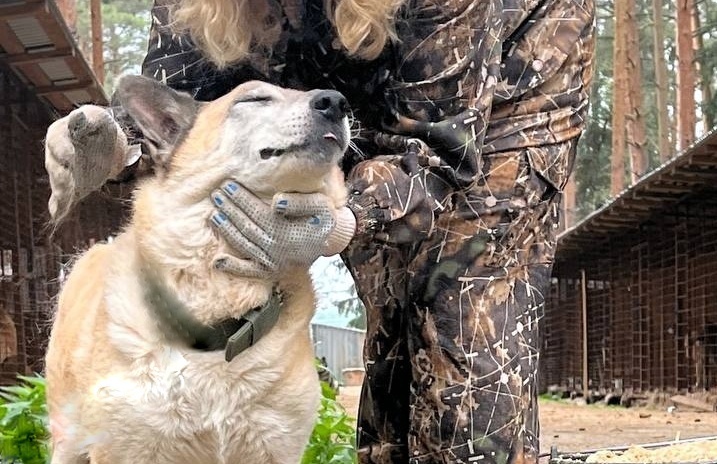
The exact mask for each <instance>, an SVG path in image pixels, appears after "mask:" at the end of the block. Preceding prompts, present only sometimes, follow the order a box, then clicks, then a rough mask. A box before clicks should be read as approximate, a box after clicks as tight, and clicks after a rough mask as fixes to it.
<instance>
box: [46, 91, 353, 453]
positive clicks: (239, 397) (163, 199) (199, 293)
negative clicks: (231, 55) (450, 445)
mask: <svg viewBox="0 0 717 464" xmlns="http://www.w3.org/2000/svg"><path fill="white" fill-rule="evenodd" d="M117 94H118V95H119V98H120V102H121V104H122V106H123V107H124V108H125V109H126V110H127V111H128V112H129V113H130V115H131V116H132V117H133V118H134V119H135V120H136V121H137V123H138V124H139V126H140V128H141V129H142V131H143V133H144V134H145V136H146V137H147V138H149V139H151V140H153V141H154V142H155V143H156V144H157V146H158V147H159V151H161V152H163V153H164V159H166V168H165V170H164V172H163V173H162V174H161V175H159V176H156V177H154V178H151V179H148V180H146V181H144V183H143V184H142V185H141V186H140V187H139V188H138V190H137V192H136V194H135V200H134V214H133V217H132V220H131V222H130V224H129V226H128V227H127V228H126V230H125V231H124V232H123V233H122V234H121V235H120V236H118V237H117V238H116V239H115V240H114V241H112V243H109V244H102V245H95V246H94V247H92V248H91V249H90V250H89V251H87V252H86V253H85V254H84V255H83V256H82V257H81V258H80V259H79V261H78V262H77V263H76V264H75V266H74V269H73V270H72V272H71V274H70V277H69V280H68V281H67V283H66V284H65V286H64V288H63V290H62V292H61V294H60V298H59V307H58V312H57V316H56V319H55V322H54V326H53V329H52V335H51V339H50V346H49V350H48V353H47V381H48V405H49V410H50V423H51V430H52V436H53V457H52V463H53V464H67V463H81V462H87V458H88V456H89V459H90V461H91V462H92V463H93V464H122V463H134V464H142V463H152V464H165V463H183V464H204V463H206V464H210V463H248V464H270V463H276V464H289V463H296V462H298V461H299V459H300V456H301V454H302V451H303V449H304V446H305V445H306V443H307V441H308V437H309V435H310V433H311V430H312V426H313V422H314V419H315V415H316V410H317V405H318V401H319V386H318V380H317V374H316V370H315V368H314V364H313V349H312V346H311V342H310V338H309V322H310V319H311V317H312V315H313V312H314V295H313V289H312V283H311V280H310V277H309V274H308V269H299V270H292V272H291V273H290V275H289V276H287V277H282V278H280V279H278V280H279V281H278V282H270V281H261V280H256V279H245V278H240V277H236V276H234V275H231V274H229V273H226V272H221V271H219V270H216V269H214V268H213V266H212V261H213V258H214V257H215V256H217V255H218V254H221V253H232V250H230V249H228V247H227V246H226V245H225V244H224V242H223V241H222V240H221V239H220V238H219V237H218V236H217V234H216V233H215V232H214V231H213V230H212V229H211V228H210V227H209V226H208V223H207V221H208V219H209V218H210V216H211V214H212V211H213V210H212V204H211V201H210V200H209V194H210V192H211V191H212V190H213V189H214V188H216V186H217V185H219V184H220V183H221V182H222V180H223V179H226V178H227V177H234V178H236V179H239V180H240V181H241V183H242V184H243V185H245V186H246V187H247V188H248V189H249V190H251V191H252V192H253V193H254V194H255V195H256V196H258V197H259V198H261V199H263V200H264V201H266V202H271V200H272V196H273V195H274V193H276V192H278V191H289V192H291V191H293V192H301V193H310V192H318V193H323V194H326V195H328V196H329V197H331V198H333V199H334V202H335V206H336V207H337V208H338V207H340V206H342V205H343V204H344V202H345V190H344V187H343V177H342V176H340V175H338V174H337V173H338V172H339V171H338V167H337V160H338V159H339V157H340V156H341V155H342V153H343V152H344V151H345V149H346V148H347V145H348V138H349V132H348V122H347V118H346V117H345V113H344V111H343V108H342V109H340V110H339V109H337V108H334V106H335V105H337V104H339V105H345V100H343V97H341V95H340V94H338V93H337V92H333V91H312V92H298V91H293V90H286V89H281V88H278V87H274V86H271V85H268V84H265V83H260V82H249V83H246V84H243V85H241V86H239V87H238V88H236V89H235V90H234V91H233V92H231V93H230V94H228V95H226V96H224V97H222V98H220V99H218V100H216V101H214V102H211V103H207V104H200V103H196V102H194V101H193V100H192V99H191V98H190V97H189V96H188V95H185V94H180V93H177V92H174V91H172V90H170V89H168V88H166V87H165V86H163V85H160V84H159V83H157V82H155V81H153V80H151V79H147V78H140V77H127V78H124V79H123V80H122V81H121V83H120V85H119V87H118V90H117ZM317 102H318V103H317ZM334 110H336V111H334ZM275 287H278V289H279V290H280V291H281V294H282V297H283V302H282V303H281V309H280V312H279V316H278V320H277V321H276V323H275V324H274V325H273V327H272V328H271V329H270V330H269V331H268V333H266V335H265V336H264V337H263V338H261V339H260V340H259V341H258V342H257V343H256V344H255V345H253V346H251V347H250V348H248V349H246V350H244V351H242V352H241V353H240V354H238V355H237V356H236V357H235V358H234V359H232V360H231V361H227V360H226V359H225V351H223V350H221V349H218V350H216V351H211V350H208V349H206V347H204V348H205V349H204V350H202V349H196V348H192V347H191V346H189V345H188V344H186V343H183V342H182V341H181V337H179V338H177V337H174V336H173V335H172V330H171V329H172V325H171V324H167V323H165V322H163V321H164V320H165V319H166V318H165V319H163V318H162V317H158V316H157V314H158V311H159V312H161V311H165V310H167V307H169V306H172V304H173V303H172V302H171V301H170V302H167V301H166V300H167V299H169V300H172V301H174V300H176V301H178V302H179V303H178V304H179V305H180V306H182V307H183V308H185V309H186V310H187V311H188V313H189V315H190V316H191V317H193V318H194V319H195V320H196V321H198V322H200V323H202V324H204V325H206V326H209V325H213V324H217V323H219V322H220V321H224V320H227V319H229V318H240V317H241V316H242V315H244V314H246V313H247V312H249V311H251V310H252V309H253V308H257V307H261V306H262V305H264V304H265V303H267V301H269V299H270V296H271V295H272V288H275ZM158 295H160V296H163V297H166V298H157V296H158ZM158 308H159V309H158ZM165 316H166V314H165ZM172 317H173V315H172V314H171V313H170V314H169V319H171V318H172ZM175 335H176V334H175ZM180 335H181V334H180Z"/></svg>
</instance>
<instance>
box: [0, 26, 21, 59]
mask: <svg viewBox="0 0 717 464" xmlns="http://www.w3.org/2000/svg"><path fill="white" fill-rule="evenodd" d="M0 46H2V48H3V49H4V50H5V51H6V52H8V53H12V54H15V53H25V46H24V45H23V44H22V42H20V39H18V38H17V35H15V33H14V32H13V30H12V29H10V26H8V24H7V23H6V22H5V21H0Z"/></svg>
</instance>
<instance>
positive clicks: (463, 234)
mask: <svg viewBox="0 0 717 464" xmlns="http://www.w3.org/2000/svg"><path fill="white" fill-rule="evenodd" d="M566 3H568V2H566ZM585 5H586V8H588V9H589V8H591V2H586V3H585ZM589 23H590V22H589V21H588V22H587V24H586V23H585V22H583V23H582V26H581V27H582V28H583V29H580V30H577V31H575V34H574V37H572V38H570V39H569V40H566V43H560V44H559V46H558V47H557V48H560V50H561V53H564V54H565V55H567V59H565V60H564V61H563V62H562V63H563V64H562V65H561V66H559V67H556V68H555V69H552V71H551V72H552V74H551V75H548V76H547V77H546V76H542V77H543V81H542V83H541V85H539V86H536V87H533V88H524V89H517V90H516V89H515V88H513V89H512V90H511V91H510V92H507V93H506V95H507V94H508V93H510V95H519V97H518V98H513V97H511V98H506V99H505V100H503V101H500V100H499V99H498V97H495V98H494V104H493V108H492V114H491V118H490V121H489V123H488V130H487V133H486V137H485V140H484V144H483V150H482V155H481V160H480V162H481V168H480V172H479V173H477V174H476V176H475V182H474V183H472V184H471V185H470V186H468V187H460V188H459V187H455V186H451V184H450V183H449V182H448V181H447V180H446V177H445V175H442V174H441V172H440V169H439V168H437V167H428V166H425V167H424V168H423V170H422V174H421V176H422V180H421V182H420V185H423V186H425V189H426V190H427V191H428V192H430V194H431V198H432V201H434V202H435V203H436V204H439V206H437V207H436V209H434V212H433V224H432V229H431V230H432V232H431V233H430V235H428V236H427V237H425V238H423V237H421V236H420V235H419V234H418V233H417V234H416V240H415V241H410V240H404V241H401V242H400V243H388V242H382V241H381V240H377V239H376V238H374V237H357V238H356V239H354V241H353V242H352V244H351V246H350V248H349V249H348V250H346V251H345V252H344V254H343V258H344V260H345V261H346V263H347V265H348V267H349V269H350V271H351V273H352V275H353V276H354V279H355V281H356V284H357V289H358V292H359V296H360V297H361V298H362V300H363V301H364V303H365V305H366V309H367V336H366V344H365V347H364V356H365V364H366V380H365V383H364V388H363V391H362V398H361V405H360V411H359V421H358V427H359V430H358V442H359V461H360V462H361V463H363V464H369V463H371V464H389V463H396V464H402V463H408V464H423V463H426V464H427V463H466V464H467V463H474V462H481V463H483V462H485V463H495V464H503V463H523V462H526V463H536V462H537V459H538V450H539V444H538V432H539V427H538V409H537V408H538V403H537V388H538V386H537V385H538V378H537V376H538V358H539V353H538V350H539V347H540V343H541V340H540V330H539V325H540V324H539V322H540V319H541V317H542V314H543V309H544V301H545V295H546V292H547V290H548V285H549V279H550V271H551V262H552V259H553V256H554V249H555V234H556V228H557V224H558V209H559V203H560V196H561V194H560V191H561V189H562V187H563V186H564V184H565V182H566V180H567V177H568V175H569V173H570V170H571V169H572V164H573V160H574V157H575V150H576V143H577V138H578V136H579V133H580V131H581V130H582V124H583V122H582V116H583V115H584V114H585V111H584V110H585V106H586V99H587V97H586V93H587V90H586V88H587V86H588V83H589V81H590V77H591V69H592V68H591V57H592V46H593V43H592V26H591V24H589ZM546 36H547V35H546ZM564 37H567V34H566V36H564ZM567 42H571V43H569V44H568V43H567ZM553 45H555V44H553ZM534 46H535V44H528V45H526V46H525V47H524V48H531V47H534ZM557 48H556V50H557ZM517 49H518V51H520V50H521V45H520V44H519V45H518V46H517ZM531 49H532V48H531ZM556 53H557V51H556ZM529 55H530V53H527V54H526V56H529ZM526 59H527V58H526ZM514 65H515V64H513V66H514ZM509 67H510V66H509ZM509 84H510V82H509V83H508V84H506V83H501V84H499V85H498V86H497V89H498V90H500V89H507V88H509V87H510V85H509ZM519 84H520V83H519ZM525 85H526V86H527V85H529V84H527V83H526V84H525ZM371 162H372V161H367V162H365V163H368V164H370V163H371ZM400 164H401V163H400V162H399V161H398V160H396V162H394V165H395V166H396V168H395V169H396V170H399V169H401V168H400V167H399V166H400ZM387 177H391V178H393V177H394V176H387ZM422 214H426V213H425V212H424V213H422ZM424 219H425V218H424ZM414 222H415V223H423V224H424V225H425V223H426V221H425V220H423V221H421V220H416V221H414ZM428 222H430V221H428ZM408 223H409V225H410V223H411V221H408ZM403 235H404V236H405V231H404V233H403Z"/></svg>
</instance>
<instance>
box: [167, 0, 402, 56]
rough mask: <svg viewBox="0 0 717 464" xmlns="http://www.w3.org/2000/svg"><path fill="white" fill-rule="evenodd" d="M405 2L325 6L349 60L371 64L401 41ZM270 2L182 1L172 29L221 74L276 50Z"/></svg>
mask: <svg viewBox="0 0 717 464" xmlns="http://www.w3.org/2000/svg"><path fill="white" fill-rule="evenodd" d="M404 1H405V0H324V9H325V11H326V14H327V16H328V17H329V18H330V19H331V21H332V22H333V24H334V26H335V27H336V31H337V33H338V38H339V41H340V42H341V45H343V47H344V48H345V49H346V51H347V52H348V54H349V55H351V56H357V57H359V58H363V59H366V60H372V59H374V58H376V57H378V55H379V54H381V51H382V50H383V48H384V47H385V45H386V42H388V41H389V40H394V39H395V38H396V30H395V27H394V23H395V16H396V13H397V12H398V9H399V8H400V7H401V5H402V4H403V3H404ZM268 13H269V6H268V3H267V0H180V1H179V4H178V5H177V6H176V7H175V8H174V9H173V10H172V27H173V29H174V30H175V31H178V32H180V31H181V32H188V33H189V34H190V36H191V37H192V39H193V40H194V42H195V43H196V45H197V46H198V47H199V48H200V49H201V50H202V51H203V52H204V54H205V55H206V57H207V58H208V59H209V60H211V61H212V62H213V63H214V64H216V65H217V66H218V67H219V68H223V67H226V66H227V65H229V64H231V63H236V62H237V61H241V60H242V59H244V58H246V57H247V56H248V55H249V53H250V51H251V48H252V46H253V45H265V46H266V45H268V46H271V45H272V44H273V41H275V40H276V38H277V37H278V31H277V30H276V28H277V27H279V26H280V24H270V23H268V22H267V21H266V18H267V15H268Z"/></svg>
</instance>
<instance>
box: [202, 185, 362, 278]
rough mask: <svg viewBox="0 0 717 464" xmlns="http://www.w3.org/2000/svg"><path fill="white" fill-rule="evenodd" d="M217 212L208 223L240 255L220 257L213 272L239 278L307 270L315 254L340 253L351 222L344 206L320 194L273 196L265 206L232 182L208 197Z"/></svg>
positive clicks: (353, 224) (353, 223)
mask: <svg viewBox="0 0 717 464" xmlns="http://www.w3.org/2000/svg"><path fill="white" fill-rule="evenodd" d="M212 201H213V202H214V204H215V206H216V209H217V210H218V211H217V212H216V213H215V214H214V215H213V216H212V224H213V226H214V227H215V228H216V229H217V231H218V232H219V233H220V234H221V236H222V237H223V238H224V240H225V241H226V242H227V244H228V245H229V246H230V247H231V248H232V249H233V250H234V251H236V252H237V253H238V254H239V255H240V256H242V257H244V258H247V259H241V258H237V257H235V256H233V255H230V254H226V253H221V254H219V255H217V256H216V258H215V260H214V266H215V268H217V269H220V270H224V271H227V272H230V273H232V274H236V275H240V276H243V277H249V278H257V279H275V278H277V277H278V276H280V275H281V274H282V273H285V272H287V271H290V270H291V269H293V268H296V267H309V266H310V265H311V264H312V263H313V262H314V261H315V260H316V259H317V258H318V257H319V256H330V255H333V254H336V253H339V252H341V251H343V249H344V248H346V246H347V245H348V243H349V241H350V240H351V238H352V237H353V234H354V230H355V228H356V220H355V218H354V216H353V213H351V211H350V210H349V209H348V208H346V207H343V208H340V209H335V208H334V207H333V206H332V204H331V202H330V200H329V199H328V197H326V196H324V195H322V194H320V193H314V194H299V193H278V194H276V195H274V198H273V202H272V204H271V205H268V204H266V203H264V202H263V201H261V200H260V199H259V198H257V197H255V196H254V195H252V194H251V192H249V191H248V190H247V189H245V188H244V187H242V186H241V185H239V184H238V183H237V182H234V181H229V182H226V183H225V184H224V185H223V186H222V187H221V189H220V190H215V191H214V192H213V193H212Z"/></svg>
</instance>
